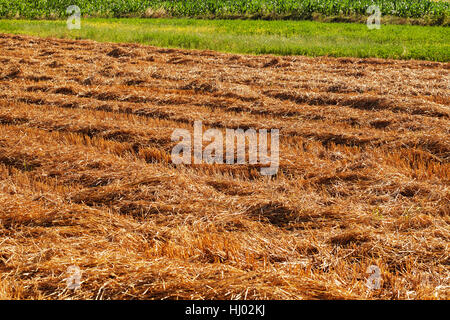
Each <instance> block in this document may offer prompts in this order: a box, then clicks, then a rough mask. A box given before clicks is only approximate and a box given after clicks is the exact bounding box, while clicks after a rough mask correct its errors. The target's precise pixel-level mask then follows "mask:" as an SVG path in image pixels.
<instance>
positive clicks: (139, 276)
mask: <svg viewBox="0 0 450 320" xmlns="http://www.w3.org/2000/svg"><path fill="white" fill-rule="evenodd" d="M0 60H1V61H2V64H1V67H0V274H1V278H0V298H3V299H66V298H68V299H71V298H79V299H162V298H169V299H179V298H184V299H356V298H374V299H378V298H382V299H410V298H418V299H436V298H438V299H448V298H449V297H450V257H449V252H450V250H449V245H450V228H449V224H450V187H449V184H450V165H449V161H450V120H449V116H450V110H449V103H450V90H449V89H450V88H449V81H450V77H449V65H448V64H442V63H434V62H419V61H391V60H380V59H353V58H352V59H350V58H345V59H334V58H325V57H324V58H307V57H280V58H274V57H269V56H259V57H254V56H244V55H230V54H221V53H215V52H209V51H186V50H175V49H160V48H155V47H149V46H141V45H134V44H123V45H118V44H100V43H96V42H93V41H72V40H57V39H39V38H34V37H26V36H12V35H0ZM195 120H203V124H204V125H205V127H207V128H211V127H216V128H219V129H222V130H224V129H225V128H255V129H261V128H267V129H271V128H278V129H280V133H281V140H280V148H281V150H280V170H279V173H278V174H277V175H276V176H275V177H272V178H267V177H262V176H260V175H259V172H258V170H257V168H255V167H254V166H250V165H242V166H227V165H206V164H205V165H196V166H178V167H175V166H174V165H172V164H171V162H170V151H171V148H172V147H173V145H174V143H173V142H171V141H170V136H171V133H172V131H173V130H174V129H175V128H186V129H188V130H192V126H193V122H194V121H195ZM70 265H77V266H79V267H80V269H81V270H82V272H83V274H82V280H83V282H82V286H81V289H79V290H76V291H71V290H68V289H66V285H65V281H64V278H65V277H66V276H67V274H66V270H67V268H68V266H70ZM370 265H377V266H378V267H379V268H380V269H381V273H382V288H381V289H380V290H374V291H371V290H368V289H367V287H366V279H367V277H368V274H366V270H367V267H368V266H370Z"/></svg>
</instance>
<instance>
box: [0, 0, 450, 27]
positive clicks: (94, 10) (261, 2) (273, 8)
mask: <svg viewBox="0 0 450 320" xmlns="http://www.w3.org/2000/svg"><path fill="white" fill-rule="evenodd" d="M373 4H374V5H377V6H378V7H379V8H380V11H381V14H382V15H383V16H394V17H402V18H420V19H425V20H426V21H427V24H444V23H448V18H449V16H450V3H448V2H446V1H431V0H171V1H162V0H96V1H91V0H42V1H35V0H0V17H3V18H11V17H22V18H33V19H34V18H49V17H53V18H57V17H63V16H66V8H67V7H68V6H70V5H77V6H78V7H80V8H81V11H82V14H83V15H85V16H97V17H98V16H102V17H125V16H135V17H136V16H172V17H173V16H176V17H206V18H227V17H240V18H243V17H245V18H285V19H312V18H313V17H314V15H315V14H320V15H322V16H341V17H345V16H352V15H367V13H366V11H367V8H368V7H369V6H370V5H373Z"/></svg>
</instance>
